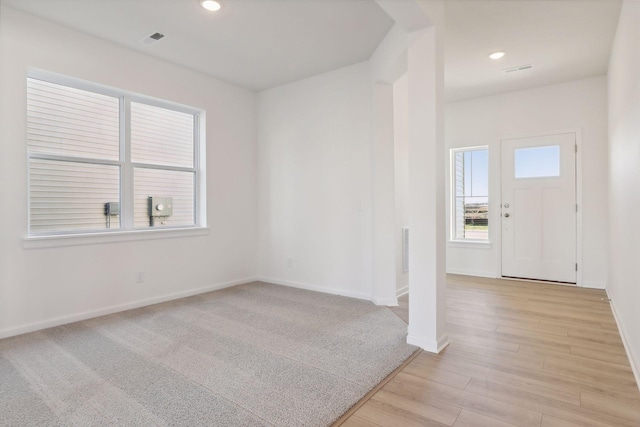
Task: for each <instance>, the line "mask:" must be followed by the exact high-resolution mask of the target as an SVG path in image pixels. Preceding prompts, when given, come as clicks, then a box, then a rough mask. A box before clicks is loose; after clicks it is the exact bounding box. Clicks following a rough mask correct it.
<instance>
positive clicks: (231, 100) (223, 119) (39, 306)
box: [0, 7, 257, 337]
mask: <svg viewBox="0 0 640 427" xmlns="http://www.w3.org/2000/svg"><path fill="white" fill-rule="evenodd" d="M0 16H1V21H0V60H1V63H0V67H1V68H0V94H1V95H0V123H1V128H0V200H3V201H5V203H3V205H4V207H3V209H2V211H1V213H0V218H2V220H1V221H0V337H1V336H6V335H10V334H14V333H17V332H20V331H26V330H29V329H34V328H37V327H42V326H46V325H48V324H51V323H52V322H63V321H65V320H70V319H76V318H79V317H83V316H88V315H90V314H91V313H100V312H105V311H108V310H109V308H110V307H117V306H121V307H124V306H130V305H132V304H136V303H137V302H141V301H142V302H143V301H149V300H153V299H154V298H155V299H159V298H163V297H165V296H167V295H174V294H183V293H189V292H193V291H195V290H196V289H198V288H202V287H209V286H211V287H215V286H221V285H224V284H225V283H228V282H235V281H244V280H246V279H250V278H252V277H254V276H255V260H256V249H255V247H256V233H257V231H256V229H257V216H256V215H257V214H256V208H257V206H256V205H257V192H256V147H255V133H256V128H255V122H256V119H255V113H256V111H255V107H256V105H255V94H253V93H252V92H250V91H247V90H244V89H240V88H237V87H235V86H232V85H230V84H227V83H223V82H220V81H218V80H215V79H212V78H209V77H207V76H204V75H202V74H199V73H196V72H193V71H190V70H187V69H184V68H181V67H178V66H176V65H172V64H170V63H167V62H164V61H161V60H158V59H154V58H152V57H149V56H146V55H142V54H140V53H136V52H133V51H131V50H127V49H125V48H122V47H119V46H117V45H113V44H110V43H107V42H104V41H101V40H99V39H96V38H93V37H90V36H87V35H85V34H82V33H79V32H75V31H73V30H70V29H66V28H64V27H60V26H57V25H54V24H51V23H48V22H46V21H43V20H40V19H38V18H34V17H31V16H29V15H25V14H23V13H20V12H17V11H14V10H12V9H8V8H5V7H2V8H1V15H0ZM29 66H31V67H36V68H41V69H44V70H49V71H52V72H56V73H61V74H65V75H69V76H73V77H77V78H81V79H84V80H89V81H93V82H97V83H101V84H104V85H108V86H113V87H117V88H122V89H125V90H129V91H133V92H137V93H142V94H145V95H149V96H153V97H157V98H162V99H166V100H170V101H174V102H178V103H182V104H187V105H192V106H194V107H199V108H203V109H205V110H206V111H207V121H208V123H207V125H208V126H207V166H208V171H207V205H208V206H207V207H208V215H207V216H208V221H207V222H208V225H209V227H210V233H209V234H208V235H204V236H198V237H184V238H171V239H161V240H147V241H134V242H121V243H109V244H98V245H89V246H70V247H58V248H47V249H42V248H41V249H25V248H23V237H24V236H25V235H26V233H27V168H26V165H27V160H26V141H25V136H26V124H25V118H26V101H25V94H26V89H25V87H26V82H25V79H26V72H27V67H29ZM138 271H145V273H146V281H145V282H144V283H142V284H136V283H135V282H136V273H137V272H138Z"/></svg>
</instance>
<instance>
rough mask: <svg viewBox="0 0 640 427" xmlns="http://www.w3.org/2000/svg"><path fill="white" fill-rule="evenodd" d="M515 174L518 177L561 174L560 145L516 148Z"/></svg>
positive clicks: (541, 176)
mask: <svg viewBox="0 0 640 427" xmlns="http://www.w3.org/2000/svg"><path fill="white" fill-rule="evenodd" d="M515 176H516V178H544V177H554V176H560V146H559V145H551V146H548V147H533V148H518V149H516V150H515Z"/></svg>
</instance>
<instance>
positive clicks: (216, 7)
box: [200, 0, 222, 12]
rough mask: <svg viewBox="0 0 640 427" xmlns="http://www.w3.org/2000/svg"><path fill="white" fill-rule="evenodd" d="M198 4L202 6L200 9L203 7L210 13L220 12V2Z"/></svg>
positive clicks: (204, 1) (203, 1) (205, 0)
mask: <svg viewBox="0 0 640 427" xmlns="http://www.w3.org/2000/svg"><path fill="white" fill-rule="evenodd" d="M200 4H201V5H202V7H204V8H205V9H207V10H210V11H211V12H215V11H216V10H220V7H222V5H221V4H220V2H219V1H216V0H202V1H201V2H200Z"/></svg>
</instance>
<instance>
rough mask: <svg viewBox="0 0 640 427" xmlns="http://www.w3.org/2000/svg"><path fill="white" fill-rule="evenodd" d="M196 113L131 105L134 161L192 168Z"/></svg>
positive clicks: (132, 153) (135, 103)
mask: <svg viewBox="0 0 640 427" xmlns="http://www.w3.org/2000/svg"><path fill="white" fill-rule="evenodd" d="M193 127H194V118H193V114H186V113H182V112H180V111H173V110H167V109H166V108H159V107H154V106H151V105H146V104H142V103H138V102H132V103H131V160H132V161H133V162H135V163H148V164H154V165H166V166H177V167H187V168H191V167H193V150H194V146H193V145H194V144H193V136H194V134H193Z"/></svg>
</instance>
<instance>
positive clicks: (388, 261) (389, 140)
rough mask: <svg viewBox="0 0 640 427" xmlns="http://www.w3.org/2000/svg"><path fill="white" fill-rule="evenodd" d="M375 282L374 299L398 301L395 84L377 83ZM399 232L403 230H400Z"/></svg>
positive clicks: (389, 301) (372, 296) (375, 95)
mask: <svg viewBox="0 0 640 427" xmlns="http://www.w3.org/2000/svg"><path fill="white" fill-rule="evenodd" d="M372 127H373V129H372V132H373V138H372V140H373V142H372V159H373V164H372V172H373V200H372V208H373V266H372V268H373V286H372V292H371V301H373V302H374V303H375V304H378V305H398V299H397V297H396V253H395V239H394V237H395V234H394V233H395V185H394V182H395V179H394V178H395V174H394V154H393V86H392V85H390V84H384V83H374V85H373V124H372ZM398 232H399V231H398Z"/></svg>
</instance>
